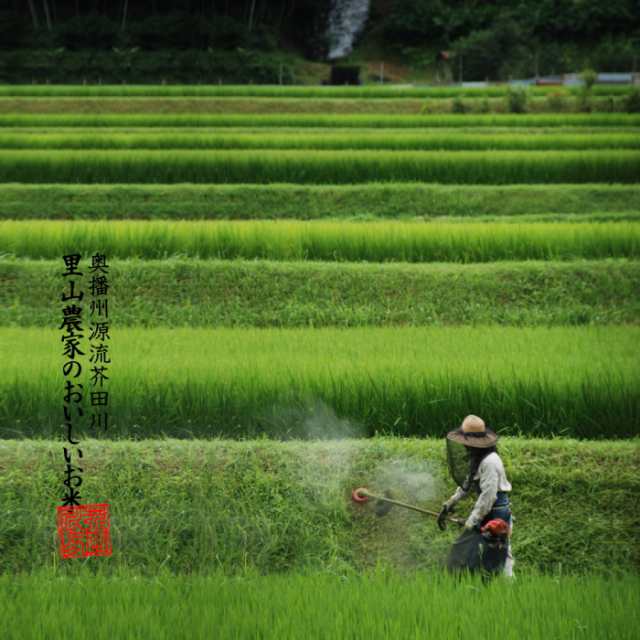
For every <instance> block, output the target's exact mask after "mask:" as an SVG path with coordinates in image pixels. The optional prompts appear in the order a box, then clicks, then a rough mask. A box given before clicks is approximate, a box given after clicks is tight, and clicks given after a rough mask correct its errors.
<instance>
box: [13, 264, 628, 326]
mask: <svg viewBox="0 0 640 640" xmlns="http://www.w3.org/2000/svg"><path fill="white" fill-rule="evenodd" d="M110 264H111V273H112V277H113V280H114V282H115V283H116V288H115V289H112V290H111V291H110V293H109V295H110V298H111V300H112V305H114V308H115V309H116V311H115V314H114V318H113V322H114V324H115V325H117V326H118V327H122V326H131V325H133V326H135V325H138V326H145V327H162V326H165V327H179V326H192V327H194V326H196V327H197V326H201V327H204V326H208V327H219V326H230V327H233V326H240V327H324V326H343V327H351V326H369V325H379V326H387V325H388V326H391V325H393V326H404V325H414V326H418V325H426V324H456V325H458V324H479V323H483V324H492V323H497V324H508V325H518V326H524V325H564V324H569V325H577V324H638V323H639V322H640V264H638V262H636V261H626V260H622V261H621V260H606V261H579V262H566V263H562V262H533V261H528V262H524V263H513V262H504V263H486V264H471V265H458V264H439V265H407V264H398V265H392V264H386V265H378V264H353V263H343V264H332V263H312V262H306V263H300V262H290V263H282V262H280V263H278V262H267V261H259V262H257V261H233V262H228V261H221V262H219V261H212V260H194V259H193V258H191V259H163V260H126V261H120V260H115V259H113V260H111V259H110ZM59 271H60V265H59V261H58V260H56V261H45V260H37V261H31V260H26V261H25V260H7V259H5V260H4V261H0V325H5V326H6V325H13V326H42V327H52V326H55V325H57V324H58V323H59V316H60V312H59V309H58V308H57V307H56V306H55V305H52V303H51V301H52V300H55V299H56V298H57V296H58V295H59V289H60V274H59Z"/></svg>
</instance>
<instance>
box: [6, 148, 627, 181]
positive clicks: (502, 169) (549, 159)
mask: <svg viewBox="0 0 640 640" xmlns="http://www.w3.org/2000/svg"><path fill="white" fill-rule="evenodd" d="M638 175H640V151H636V150H629V149H624V150H616V151H612V150H608V149H607V150H602V151H600V150H598V151H594V150H589V151H502V152H500V153H499V154H496V153H493V152H491V151H387V150H368V151H367V152H366V154H363V153H361V152H359V151H352V150H342V151H334V150H315V151H314V153H313V154H310V153H309V151H308V150H301V149H294V150H291V149H284V150H266V151H260V152H259V153H249V152H247V151H245V150H233V149H231V150H213V151H203V150H184V149H177V150H172V152H171V154H167V153H166V152H165V151H161V150H133V151H120V150H93V149H91V150H64V151H60V150H49V149H47V150H37V149H29V150H17V151H16V150H7V151H2V152H0V180H1V181H3V182H23V183H29V182H32V183H42V182H47V183H56V182H58V183H69V182H71V183H72V182H82V183H89V184H90V183H100V182H102V183H104V182H112V183H144V182H148V183H161V184H170V183H184V182H196V183H247V182H254V183H270V182H289V183H299V184H306V183H322V184H345V183H347V184H355V183H361V182H370V181H385V180H386V181H392V182H393V181H423V182H438V183H441V184H512V183H540V182H545V183H566V182H569V183H581V182H597V181H603V182H614V181H615V182H618V183H634V182H636V181H637V178H638Z"/></svg>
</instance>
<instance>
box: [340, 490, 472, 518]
mask: <svg viewBox="0 0 640 640" xmlns="http://www.w3.org/2000/svg"><path fill="white" fill-rule="evenodd" d="M351 499H352V500H353V501H354V502H357V503H359V504H363V503H365V502H368V501H369V500H370V499H371V500H375V501H376V503H375V511H376V514H377V515H379V516H384V515H386V514H387V513H389V511H391V508H392V507H393V505H396V506H397V507H403V508H404V509H411V511H417V512H418V513H424V514H425V515H427V516H433V517H434V518H437V517H438V516H439V515H440V514H439V513H438V512H437V511H429V509H423V508H422V507H416V506H415V505H413V504H407V503H406V502H400V500H395V499H394V498H393V497H392V494H391V492H390V491H385V492H384V496H378V495H375V494H373V493H371V492H370V491H369V489H367V488H366V487H360V488H359V489H354V490H353V491H352V492H351ZM447 520H449V521H450V522H454V523H455V524H457V525H460V526H461V527H464V520H460V519H459V518H454V517H452V516H448V517H447Z"/></svg>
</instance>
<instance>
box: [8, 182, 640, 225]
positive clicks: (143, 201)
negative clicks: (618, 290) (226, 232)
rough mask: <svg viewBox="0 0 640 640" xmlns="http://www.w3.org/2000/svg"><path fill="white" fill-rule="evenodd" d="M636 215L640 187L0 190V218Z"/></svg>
mask: <svg viewBox="0 0 640 640" xmlns="http://www.w3.org/2000/svg"><path fill="white" fill-rule="evenodd" d="M619 212H626V213H627V214H628V215H640V186H638V185H607V184H560V185H552V184H549V185H546V184H531V185H503V186H496V185H473V186H472V185H437V184H419V183H369V184H366V185H293V184H269V185H256V184H238V185H233V184H232V185H225V184H213V185H197V184H175V185H167V184H157V185H155V184H154V185H145V184H131V185H123V184H113V185H101V184H93V185H85V184H77V185H75V184H1V183H0V218H86V219H89V220H93V219H95V218H100V217H105V218H151V219H153V218H235V219H242V218H244V219H247V218H249V219H251V218H253V219H261V218H298V219H314V218H328V217H329V218H330V217H342V218H346V217H352V216H360V217H367V218H375V217H384V218H405V217H412V216H459V217H465V218H469V217H477V216H495V217H507V216H516V215H518V216H526V215H544V216H546V215H548V214H554V215H557V216H560V215H567V214H575V215H580V216H581V217H585V218H587V217H588V216H589V215H598V216H604V215H606V214H612V213H619Z"/></svg>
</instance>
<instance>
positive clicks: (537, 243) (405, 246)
mask: <svg viewBox="0 0 640 640" xmlns="http://www.w3.org/2000/svg"><path fill="white" fill-rule="evenodd" d="M94 251H101V252H104V253H107V254H108V255H110V256H112V257H114V258H115V257H118V258H125V257H142V258H165V257H167V256H171V255H181V256H193V257H200V258H218V259H234V258H244V259H255V258H266V259H270V260H329V261H335V260H338V261H360V260H367V261H375V262H381V261H382V262H386V261H400V262H447V261H452V262H488V261H494V260H523V259H570V258H576V257H581V258H605V257H637V256H638V255H640V224H638V223H634V222H602V223H597V222H584V223H565V222H554V223H528V224H527V223H502V222H495V223H482V222H480V223H478V222H474V223H465V224H459V223H452V222H431V223H424V222H398V221H390V222H359V223H358V222H324V221H314V222H301V221H283V220H270V221H184V220H177V221H163V220H154V221H135V220H122V221H121V220H117V221H115V220H114V221H104V220H98V221H93V222H89V221H83V220H76V221H55V220H48V221H30V220H23V221H14V220H4V221H0V253H6V254H12V255H15V256H17V257H25V258H50V259H54V258H58V257H60V256H61V255H63V253H68V252H72V253H77V252H80V253H85V254H88V253H90V252H94Z"/></svg>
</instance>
